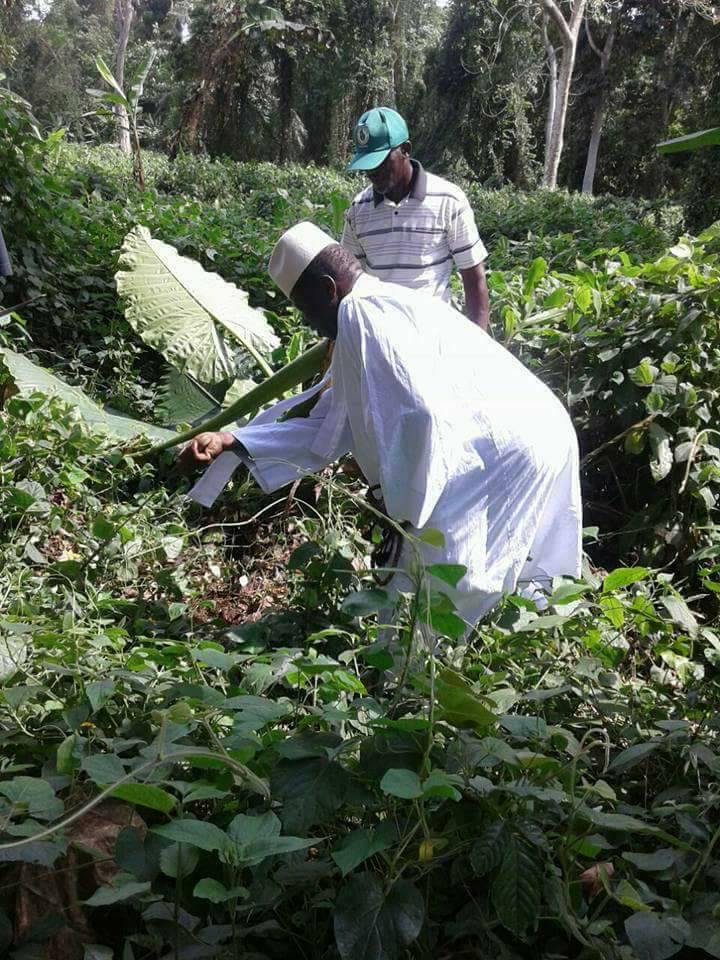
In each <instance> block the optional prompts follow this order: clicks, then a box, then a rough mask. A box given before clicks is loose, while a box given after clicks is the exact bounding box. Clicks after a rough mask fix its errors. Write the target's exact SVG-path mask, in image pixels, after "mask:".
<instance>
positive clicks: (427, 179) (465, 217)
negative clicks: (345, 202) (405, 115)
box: [340, 160, 487, 300]
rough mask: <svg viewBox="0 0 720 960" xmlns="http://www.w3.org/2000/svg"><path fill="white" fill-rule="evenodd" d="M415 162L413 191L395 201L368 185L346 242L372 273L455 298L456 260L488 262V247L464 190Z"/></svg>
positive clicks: (349, 220)
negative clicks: (452, 291)
mask: <svg viewBox="0 0 720 960" xmlns="http://www.w3.org/2000/svg"><path fill="white" fill-rule="evenodd" d="M411 162H412V165H413V169H414V172H413V178H412V181H411V184H410V192H409V193H408V195H407V196H406V197H404V198H403V199H402V200H401V201H400V203H393V202H392V200H388V199H387V198H386V197H384V196H383V195H382V194H380V193H376V192H375V190H374V189H373V187H372V186H369V187H367V188H366V189H365V190H363V191H362V192H361V193H359V194H358V195H357V196H356V197H355V199H354V200H353V202H352V203H351V205H350V207H349V208H348V210H347V213H346V214H345V227H344V230H343V235H342V240H341V241H340V242H341V243H342V245H343V246H344V247H345V248H346V249H347V250H350V251H351V253H354V254H355V256H356V257H357V258H358V259H359V260H360V262H361V263H362V265H363V268H364V269H365V270H366V272H367V273H370V274H372V275H373V276H376V277H379V278H380V279H381V280H389V281H390V282H391V283H399V284H402V285H403V286H405V287H413V288H416V289H417V288H419V287H422V288H423V289H426V290H428V292H430V293H432V294H433V295H434V296H437V297H441V298H442V299H443V300H449V299H450V274H451V273H452V265H453V262H454V263H455V266H456V267H457V268H458V270H467V269H468V268H470V267H474V266H477V264H478V263H482V262H483V260H485V258H486V257H487V250H486V249H485V246H484V244H483V242H482V240H481V239H480V237H479V235H478V231H477V227H476V225H475V217H474V216H473V212H472V210H471V208H470V204H469V203H468V199H467V197H466V196H465V194H464V193H463V191H462V190H461V189H460V188H459V187H456V186H455V185H454V184H452V183H448V181H447V180H443V178H442V177H436V176H435V175H434V174H432V173H428V172H427V171H426V170H423V168H422V166H421V165H420V164H419V163H418V161H417V160H413V161H411Z"/></svg>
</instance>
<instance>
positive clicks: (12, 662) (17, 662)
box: [0, 636, 30, 683]
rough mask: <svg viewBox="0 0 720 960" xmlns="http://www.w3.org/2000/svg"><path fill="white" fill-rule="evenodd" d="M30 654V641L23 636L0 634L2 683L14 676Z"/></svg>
mask: <svg viewBox="0 0 720 960" xmlns="http://www.w3.org/2000/svg"><path fill="white" fill-rule="evenodd" d="M29 655H30V651H29V647H28V641H27V640H26V639H24V638H23V637H22V636H18V637H13V636H7V637H2V636H0V683H2V682H4V681H5V680H8V679H10V677H12V676H14V674H15V673H17V671H18V669H19V668H20V667H22V665H23V664H24V663H25V661H26V660H27V659H28V656H29Z"/></svg>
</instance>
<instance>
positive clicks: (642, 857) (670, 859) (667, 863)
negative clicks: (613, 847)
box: [622, 847, 683, 873]
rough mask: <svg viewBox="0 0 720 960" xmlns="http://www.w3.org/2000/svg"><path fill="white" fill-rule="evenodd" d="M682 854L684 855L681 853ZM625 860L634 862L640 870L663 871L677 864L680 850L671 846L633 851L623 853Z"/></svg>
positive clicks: (648, 871)
mask: <svg viewBox="0 0 720 960" xmlns="http://www.w3.org/2000/svg"><path fill="white" fill-rule="evenodd" d="M680 856H683V855H682V854H680ZM622 857H623V860H627V861H628V863H632V865H633V866H634V867H637V868H638V870H643V871H645V872H647V873H661V872H662V871H664V870H669V869H670V868H671V867H673V866H675V864H676V862H677V858H678V852H677V851H676V850H672V849H671V848H670V847H665V848H663V849H661V850H654V851H653V852H652V853H632V852H627V853H623V855H622Z"/></svg>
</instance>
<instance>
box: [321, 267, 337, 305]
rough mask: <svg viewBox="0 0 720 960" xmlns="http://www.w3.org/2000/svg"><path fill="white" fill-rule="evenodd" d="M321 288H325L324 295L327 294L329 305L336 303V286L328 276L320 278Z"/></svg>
mask: <svg viewBox="0 0 720 960" xmlns="http://www.w3.org/2000/svg"><path fill="white" fill-rule="evenodd" d="M322 282H323V286H324V287H325V293H326V294H327V297H328V300H329V301H330V302H331V303H335V302H336V301H337V284H336V283H335V281H334V280H333V278H332V277H331V276H330V275H329V274H327V273H326V274H324V275H323V278H322Z"/></svg>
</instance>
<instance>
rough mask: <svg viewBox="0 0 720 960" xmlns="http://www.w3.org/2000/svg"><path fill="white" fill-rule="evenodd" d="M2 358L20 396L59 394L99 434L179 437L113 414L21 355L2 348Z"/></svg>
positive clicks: (117, 437) (158, 438) (157, 438)
mask: <svg viewBox="0 0 720 960" xmlns="http://www.w3.org/2000/svg"><path fill="white" fill-rule="evenodd" d="M0 360H2V363H3V365H4V366H5V368H6V370H7V371H8V373H9V374H10V377H11V378H12V381H13V383H14V385H15V388H16V389H17V391H18V393H19V394H20V395H21V396H23V397H29V396H31V395H32V394H33V393H42V394H44V395H45V396H47V397H58V398H59V399H60V400H63V401H64V402H65V403H67V404H69V405H70V406H71V407H74V408H75V410H76V411H77V414H78V416H79V418H80V419H81V420H82V422H83V423H84V424H86V426H87V427H88V429H90V430H92V431H94V432H96V433H102V434H105V435H107V436H109V437H112V438H113V439H114V440H132V438H133V437H137V436H140V435H141V434H145V435H146V436H148V437H150V438H151V439H153V440H155V441H159V442H171V441H173V440H174V437H175V436H176V434H174V433H173V432H172V431H171V430H163V428H162V427H155V426H153V425H152V424H150V423H143V422H142V421H141V420H133V419H132V418H131V417H124V416H122V415H121V414H119V413H114V412H113V411H112V410H110V408H103V407H101V406H100V405H99V404H97V403H95V401H94V400H91V399H90V397H88V396H87V395H86V394H84V393H83V392H82V390H78V388H77V387H71V386H70V385H69V384H67V383H65V382H64V381H63V380H60V379H59V377H56V376H55V375H54V374H52V373H50V371H49V370H46V369H45V368H44V367H38V366H37V365H36V364H34V363H32V361H30V360H28V359H27V357H23V356H22V354H19V353H15V352H14V351H12V350H8V349H7V348H5V349H3V348H0Z"/></svg>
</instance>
